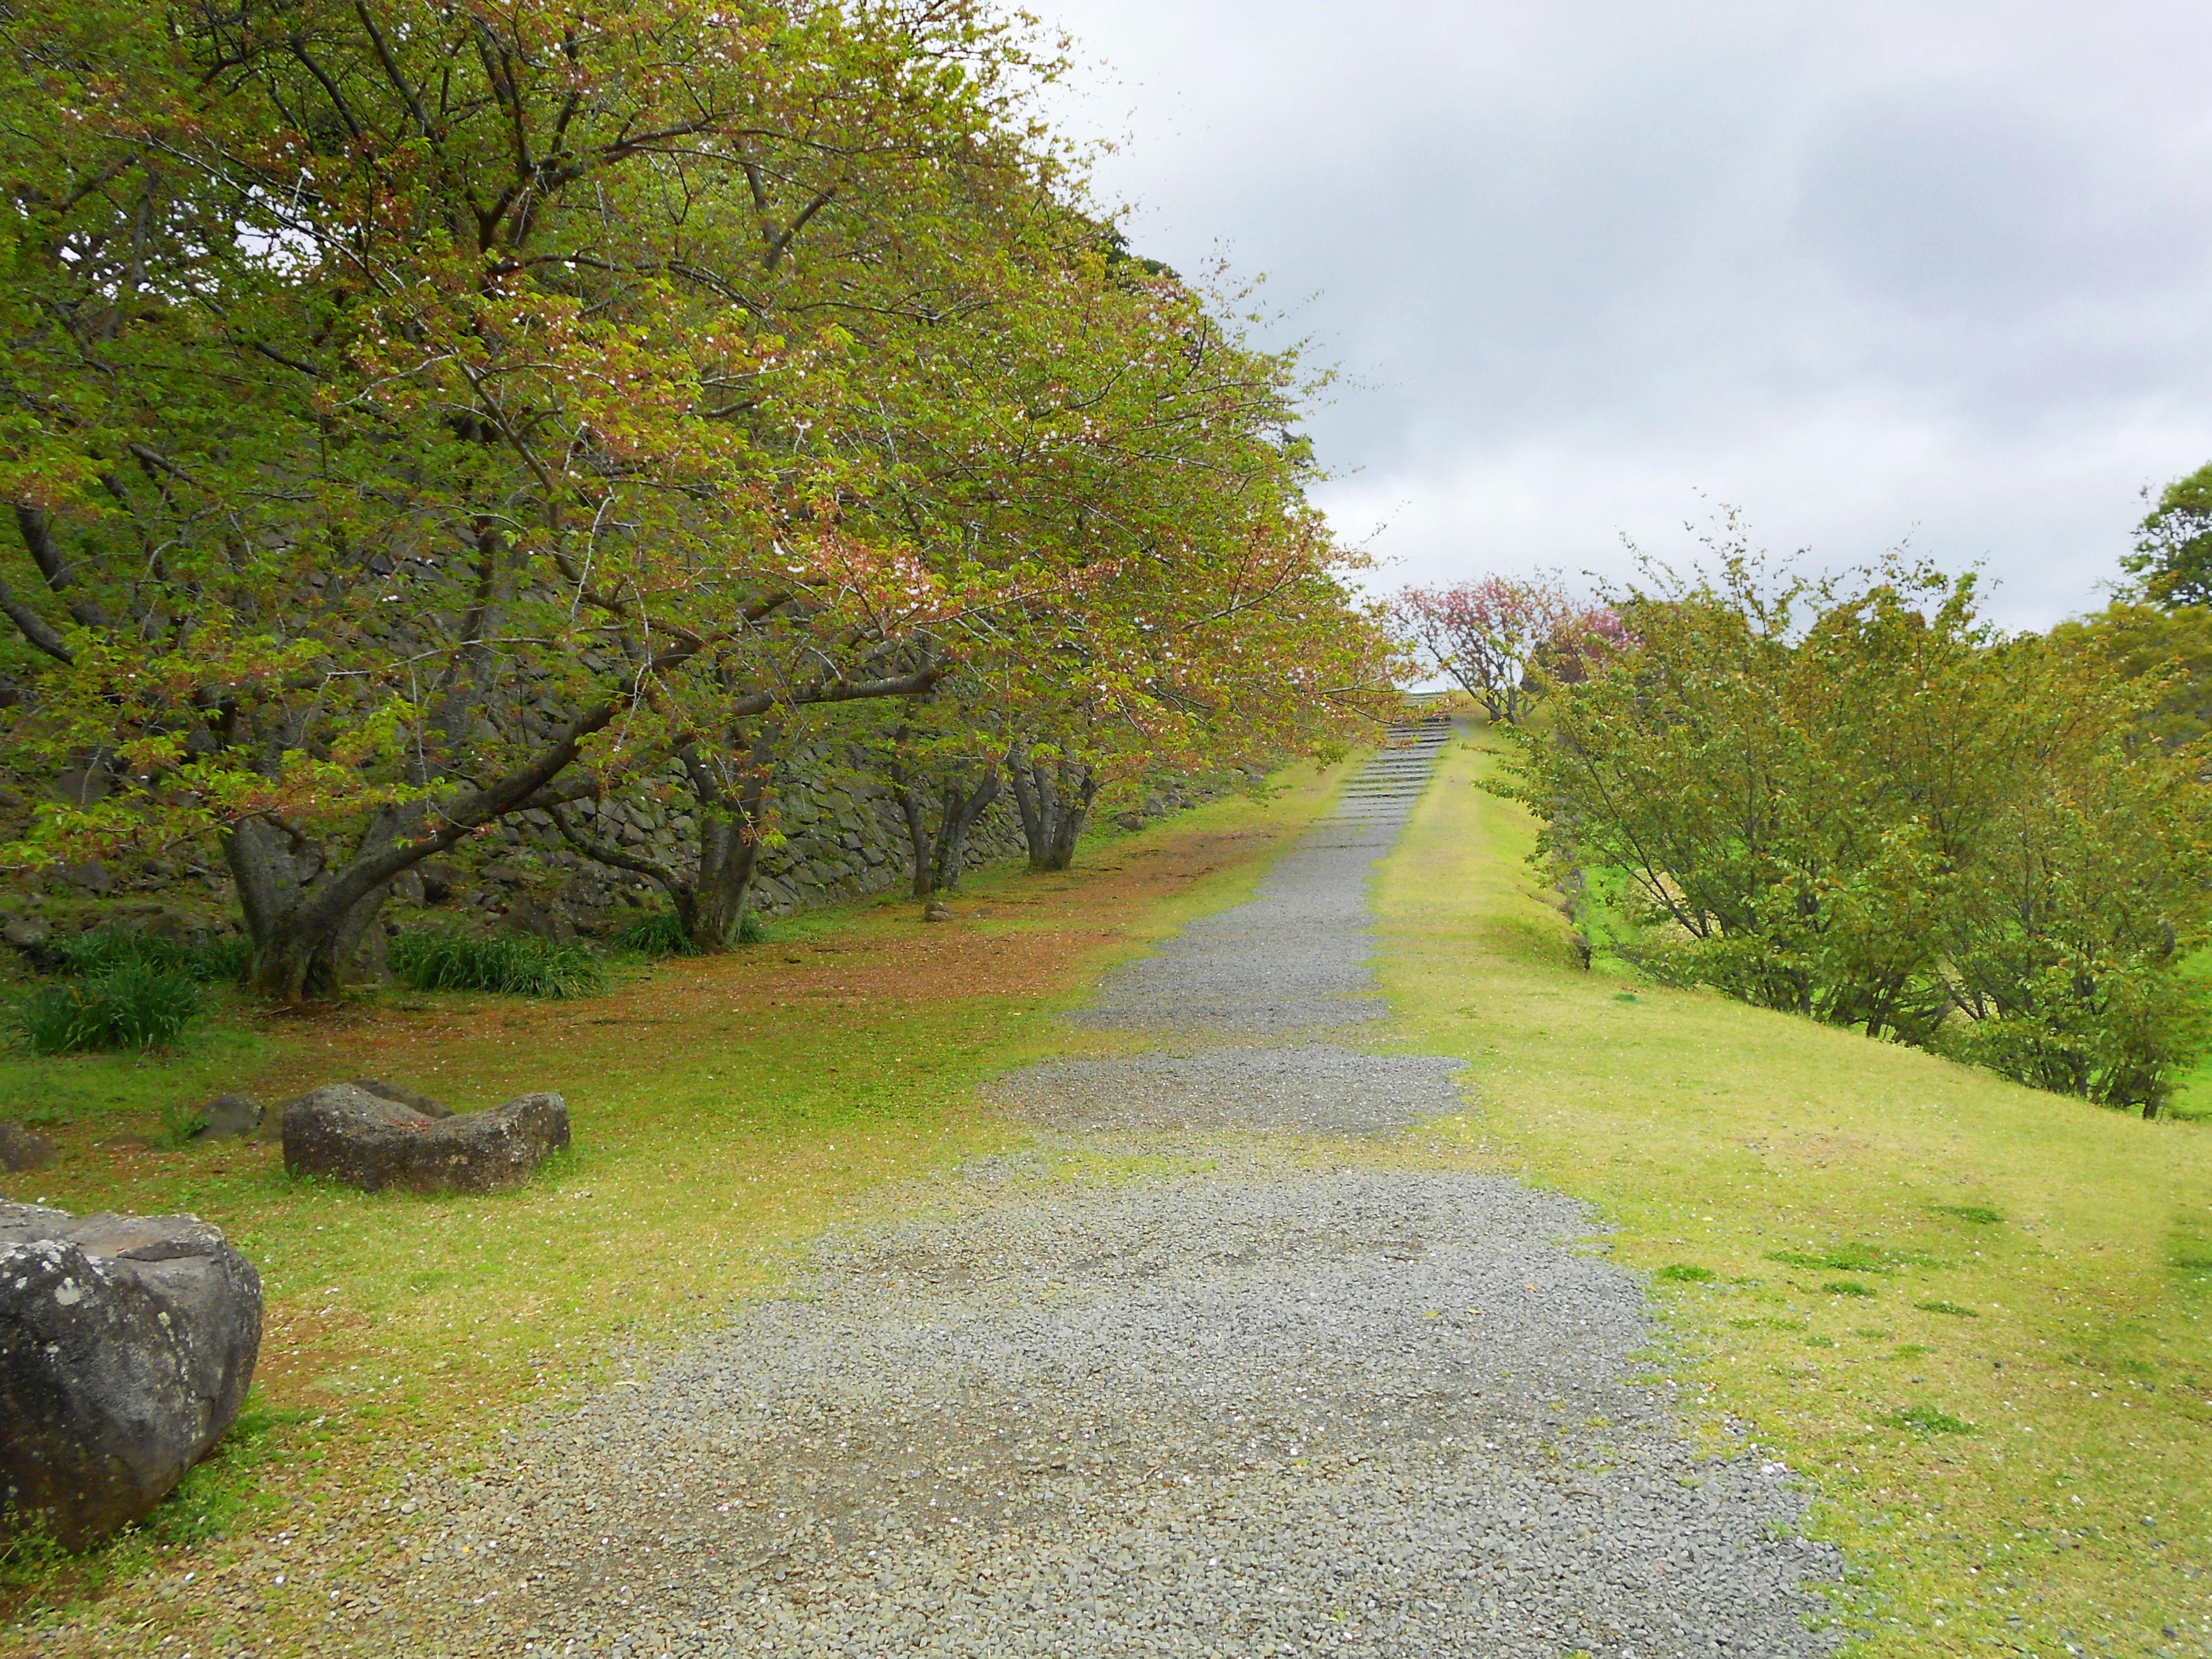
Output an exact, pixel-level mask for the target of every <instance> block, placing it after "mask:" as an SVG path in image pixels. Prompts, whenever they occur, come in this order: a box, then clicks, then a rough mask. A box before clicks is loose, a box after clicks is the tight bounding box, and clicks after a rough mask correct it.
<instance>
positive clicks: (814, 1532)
mask: <svg viewBox="0 0 2212 1659" xmlns="http://www.w3.org/2000/svg"><path fill="white" fill-rule="evenodd" d="M1588 1230H1589V1220H1588V1218H1587V1216H1586V1215H1585V1214H1584V1212H1582V1211H1581V1210H1580V1209H1579V1208H1578V1207H1577V1206H1575V1205H1573V1204H1571V1203H1570V1202H1568V1201H1566V1200H1562V1199H1559V1198H1554V1197H1550V1196H1547V1195H1544V1194H1536V1193H1532V1192H1530V1191H1528V1189H1526V1188H1522V1187H1520V1186H1518V1185H1516V1184H1515V1183H1513V1182H1508V1181H1504V1180H1498V1179H1491V1178H1484V1177H1478V1176H1463V1175H1437V1174H1401V1173H1395V1172H1393V1173H1384V1172H1374V1171H1341V1172H1335V1173H1331V1174H1327V1175H1322V1176H1311V1175H1307V1176H1294V1177H1291V1178H1289V1179H1283V1180H1274V1181H1267V1180H1261V1181H1255V1182H1250V1183H1240V1182H1223V1181H1221V1180H1218V1179H1212V1180H1188V1181H1177V1182H1167V1183H1162V1184H1158V1185H1155V1186H1152V1187H1149V1188H1145V1189H1143V1190H1140V1191H1133V1192H1131V1191H1123V1192H1117V1193H1109V1194H1093V1195H1091V1196H1089V1197H1085V1198H1075V1199H1071V1198H1070V1197H1069V1196H1067V1195H1066V1194H1064V1193H1063V1194H1055V1195H1054V1196H1053V1197H1052V1198H1050V1199H1048V1200H1041V1201H1030V1202H1025V1203H1022V1204H1018V1205H1012V1206H1004V1207H994V1208H991V1209H989V1210H987V1211H986V1212H983V1213H981V1214H979V1215H976V1216H975V1217H973V1218H969V1219H966V1220H963V1221H958V1222H953V1223H949V1224H941V1225H915V1226H907V1227H902V1228H899V1229H896V1230H894V1231H890V1232H887V1233H884V1234H880V1235H878V1236H876V1237H871V1238H868V1239H866V1240H865V1241H862V1242H860V1243H853V1244H849V1245H848V1246H846V1247H845V1248H843V1249H839V1250H836V1251H833V1252H830V1253H829V1254H827V1255H825V1256H824V1258H823V1265H822V1267H821V1268H820V1270H819V1271H818V1272H817V1273H816V1275H815V1276H814V1278H813V1279H812V1281H811V1283H810V1284H809V1285H807V1286H806V1291H807V1296H806V1298H805V1300H800V1301H793V1302H788V1303H782V1304H775V1305H772V1306H769V1307H767V1308H764V1309H763V1310H760V1311H759V1312H758V1313H757V1315H755V1316H750V1317H748V1318H746V1319H744V1320H743V1321H741V1322H739V1323H738V1325H737V1326H736V1327H734V1328H732V1330H731V1331H730V1332H729V1333H728V1334H726V1335H725V1336H723V1337H720V1338H718V1339H715V1340H709V1341H707V1342H705V1343H702V1344H701V1345H699V1346H696V1347H695V1348H693V1349H691V1350H690V1351H689V1352H687V1353H686V1354H684V1356H683V1357H682V1358H679V1359H678V1360H677V1361H676V1362H675V1363H674V1364H670V1365H668V1366H666V1367H665V1368H664V1369H662V1370H659V1371H658V1372H657V1373H655V1374H653V1375H651V1376H645V1377H642V1378H641V1386H639V1387H636V1388H635V1389H629V1388H625V1389H617V1390H615V1391H611V1393H610V1394H608V1395H605V1396H603V1397H601V1398H600V1399H599V1400H597V1401H593V1402H592V1403H591V1404H590V1405H589V1406H588V1407H586V1410H585V1411H583V1412H582V1413H578V1414H577V1415H575V1416H574V1417H572V1418H570V1419H568V1420H567V1421H565V1422H564V1423H562V1425H559V1426H557V1427H555V1428H552V1429H549V1430H547V1431H544V1433H543V1434H542V1435H541V1436H539V1437H538V1438H537V1439H536V1441H535V1443H533V1444H532V1445H530V1446H529V1447H528V1449H527V1450H526V1453H525V1454H524V1458H523V1462H522V1467H521V1468H520V1471H519V1472H512V1473H509V1474H506V1475H505V1476H504V1477H485V1476H479V1477H478V1481H479V1485H478V1486H477V1490H476V1491H475V1492H473V1493H471V1494H469V1495H468V1496H467V1497H465V1498H461V1499H460V1500H459V1503H458V1504H456V1506H455V1508H454V1509H453V1510H450V1511H447V1512H444V1513H439V1514H435V1515H433V1516H424V1517H422V1521H423V1522H424V1525H425V1531H426V1533H435V1534H439V1535H441V1538H442V1539H443V1540H445V1541H441V1544H440V1546H439V1554H440V1559H438V1561H437V1562H436V1564H435V1566H434V1567H432V1568H430V1569H428V1570H427V1571H426V1582H435V1584H436V1585H437V1586H438V1596H439V1601H440V1608H439V1612H438V1614H437V1623H436V1626H435V1628H436V1629H437V1630H438V1631H439V1632H441V1635H442V1636H443V1638H445V1639H446V1640H447V1641H448V1642H450V1643H453V1644H456V1645H457V1646H458V1647H463V1648H465V1647H467V1646H468V1645H469V1644H471V1643H472V1642H475V1643H483V1642H489V1641H490V1640H492V1639H493V1637H494V1633H495V1632H507V1633H508V1636H509V1638H510V1640H511V1639H512V1638H513V1637H514V1636H519V1635H520V1633H521V1632H522V1631H524V1630H525V1629H527V1630H530V1631H532V1632H535V1637H534V1638H533V1639H536V1640H538V1641H539V1642H540V1643H541V1644H545V1645H548V1646H550V1650H552V1651H554V1652H556V1653H557V1652H562V1651H565V1650H567V1644H568V1643H570V1642H574V1644H576V1649H575V1650H576V1651H577V1652H579V1653H590V1654H623V1653H632V1654H642V1653H648V1652H658V1651H660V1650H662V1647H663V1645H664V1644H666V1645H667V1646H668V1647H669V1648H670V1649H671V1650H673V1651H677V1652H682V1653H688V1654H696V1655H734V1654H792V1655H832V1654H847V1653H861V1654H875V1653H879V1652H898V1653H905V1652H913V1651H917V1650H921V1649H923V1648H927V1649H928V1650H930V1651H932V1652H940V1651H941V1652H946V1653H957V1654H970V1655H975V1656H979V1659H980V1656H987V1655H999V1654H1013V1655H1028V1654H1036V1655H1045V1654H1068V1655H1079V1654H1086V1655H1087V1654H1099V1655H1104V1654H1111V1653H1144V1654H1174V1655H1193V1656H1196V1655H1203V1654H1232V1653H1233V1654H1247V1655H1249V1654H1266V1653H1285V1652H1295V1653H1298V1654H1307V1653H1311V1652H1314V1651H1316V1650H1322V1649H1324V1648H1325V1650H1327V1651H1328V1652H1329V1653H1333V1654H1335V1653H1345V1654H1360V1655H1390V1656H1404V1659H1431V1656H1437V1655H1455V1656H1469V1659H1474V1656H1480V1659H1522V1656H1527V1659H1537V1656H1541V1659H1559V1655H1560V1654H1562V1653H1563V1652H1571V1651H1572V1650H1575V1649H1577V1648H1581V1649H1584V1650H1589V1651H1591V1652H1595V1653H1603V1654H1606V1655H1608V1656H1611V1655H1615V1654H1619V1653H1621V1652H1623V1651H1627V1652H1632V1653H1634V1654H1637V1655H1639V1656H1645V1659H1650V1656H1657V1655H1681V1656H1688V1655H1692V1654H1695V1655H1699V1656H1708V1655H1711V1654H1712V1653H1714V1652H1716V1651H1720V1652H1727V1653H1736V1654H1751V1655H1758V1656H1761V1659H1778V1656H1796V1655H1806V1656H1810V1655H1819V1654H1825V1653H1826V1652H1828V1651H1829V1650H1831V1648H1832V1646H1833V1642H1832V1638H1830V1637H1828V1636H1826V1635H1825V1634H1814V1633H1812V1632H1808V1630H1807V1629H1806V1627H1805V1623H1804V1620H1805V1618H1806V1616H1807V1615H1808V1613H1811V1614H1816V1615H1817V1614H1818V1613H1820V1611H1821V1610H1822V1604H1821V1603H1820V1601H1819V1600H1818V1599H1817V1598H1815V1597H1814V1596H1811V1595H1808V1594H1806V1593H1804V1592H1803V1591H1802V1590H1801V1589H1799V1586H1800V1584H1801V1583H1802V1581H1803V1580H1804V1579H1806V1578H1808V1577H1812V1578H1815V1579H1819V1578H1827V1577H1834V1576H1836V1574H1837V1573H1838V1559H1837V1558H1836V1556H1835V1554H1834V1553H1833V1552H1832V1550H1830V1549H1827V1548H1826V1547H1817V1546H1814V1545H1810V1544H1808V1543H1806V1542H1804V1541H1801V1540H1798V1539H1796V1538H1794V1537H1793V1536H1791V1535H1790V1528H1791V1526H1792V1524H1793V1523H1794V1522H1796V1519H1797V1517H1798V1516H1799V1515H1800V1513H1801V1511H1802V1504H1803V1499H1802V1497H1801V1495H1800V1494H1798V1493H1797V1492H1795V1491H1794V1490H1792V1488H1791V1484H1790V1481H1789V1480H1787V1478H1786V1476H1787V1472H1786V1471H1785V1470H1784V1469H1782V1468H1780V1467H1779V1466H1778V1465H1775V1464H1772V1463H1769V1462H1765V1461H1764V1460H1763V1459H1761V1458H1760V1457H1759V1455H1757V1453H1756V1452H1754V1451H1751V1450H1749V1449H1747V1450H1746V1451H1745V1452H1744V1453H1743V1455H1739V1456H1737V1457H1735V1458H1733V1459H1729V1460H1727V1461H1723V1462H1700V1461H1699V1460H1698V1459H1697V1458H1696V1457H1695V1456H1694V1455H1692V1451H1691V1449H1690V1448H1689V1446H1688V1445H1687V1443H1686V1442H1685V1441H1684V1440H1683V1439H1682V1437H1680V1434H1679V1433H1678V1432H1677V1431H1676V1430H1675V1429H1674V1425H1673V1421H1672V1415H1671V1412H1670V1410H1669V1401H1668V1396H1667V1395H1666V1392H1665V1391H1664V1390H1663V1389H1655V1388H1652V1387H1650V1386H1643V1385H1638V1384H1637V1383H1632V1382H1630V1381H1628V1380H1627V1379H1628V1377H1629V1376H1630V1375H1631V1373H1632V1366H1631V1365H1630V1363H1629V1356H1630V1355H1631V1354H1632V1352H1635V1351H1636V1350H1637V1349H1638V1347H1640V1346H1642V1345H1643V1344H1644V1342H1646V1341H1647V1340H1649V1339H1650V1334H1651V1333H1650V1322H1649V1318H1648V1316H1647V1312H1646V1309H1645V1304H1644V1297H1643V1295H1642V1292H1641V1291H1640V1290H1639V1289H1638V1285H1636V1283H1635V1282H1634V1281H1633V1280H1632V1279H1631V1278H1630V1276H1629V1275H1628V1274H1626V1273H1623V1272H1621V1271H1620V1269H1618V1268H1615V1267H1610V1266H1608V1265H1607V1264H1606V1263H1604V1262H1603V1261H1598V1260H1595V1259H1592V1258H1591V1257H1589V1255H1584V1254H1581V1253H1578V1252H1577V1249H1574V1248H1573V1245H1574V1242H1575V1241H1576V1240H1577V1238H1578V1237H1581V1236H1583V1235H1584V1234H1585V1233H1586V1232H1587V1231H1588ZM444 1528H451V1530H450V1532H443V1531H442V1529H444ZM487 1538H495V1539H496V1540H497V1549H496V1553H495V1555H494V1556H493V1557H492V1558H491V1559H490V1560H489V1561H487V1560H485V1559H483V1541H484V1540H485V1539H487ZM462 1544H468V1545H469V1546H471V1552H472V1553H471V1555H470V1556H467V1557H462V1556H460V1555H459V1553H458V1551H459V1546H460V1545H462ZM523 1561H527V1562H528V1564H529V1570H530V1571H533V1572H542V1573H543V1575H544V1576H543V1577H541V1578H539V1579H538V1580H537V1581H536V1582H535V1583H532V1585H531V1587H530V1589H529V1590H528V1592H527V1594H526V1596H525V1595H521V1594H520V1593H518V1592H517V1591H516V1590H515V1589H513V1585H514V1582H515V1574H516V1572H517V1571H518V1566H517V1564H518V1563H520V1562H523ZM502 1588H504V1589H505V1591H506V1594H505V1595H503V1596H501V1597H497V1598H492V1597H490V1592H492V1591H493V1590H495V1589H502ZM480 1598H488V1599H480ZM402 1599H403V1600H404V1599H405V1598H402ZM493 1609H496V1611H493ZM424 1628H425V1629H428V1628H429V1627H428V1626H425V1627H424ZM407 1641H408V1638H399V1640H398V1645H399V1646H401V1647H404V1646H406V1645H407Z"/></svg>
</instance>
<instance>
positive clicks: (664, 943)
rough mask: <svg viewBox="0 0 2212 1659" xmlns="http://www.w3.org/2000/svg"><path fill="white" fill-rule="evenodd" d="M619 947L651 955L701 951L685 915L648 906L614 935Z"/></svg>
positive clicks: (670, 955) (665, 955)
mask: <svg viewBox="0 0 2212 1659" xmlns="http://www.w3.org/2000/svg"><path fill="white" fill-rule="evenodd" d="M613 943H614V945H615V948H616V949H617V950H621V951H637V952H638V953H639V954H640V955H641V956H648V957H690V956H696V955H698V953H699V947H698V946H697V945H694V944H693V943H692V942H691V935H690V934H689V933H686V932H684V921H683V918H681V917H680V916H678V915H677V914H676V913H675V912H674V911H673V910H648V911H647V912H646V913H645V914H644V915H641V916H640V917H638V918H637V919H636V920H635V921H632V922H630V923H629V925H628V926H626V927H623V930H622V931H621V932H620V933H617V934H616V935H615V936H614V940H613Z"/></svg>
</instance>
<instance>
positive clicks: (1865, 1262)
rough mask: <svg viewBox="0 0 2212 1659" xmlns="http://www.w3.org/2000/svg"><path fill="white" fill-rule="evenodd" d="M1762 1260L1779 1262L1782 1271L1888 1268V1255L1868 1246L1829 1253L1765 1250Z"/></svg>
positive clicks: (1882, 1270)
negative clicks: (1764, 1258)
mask: <svg viewBox="0 0 2212 1659" xmlns="http://www.w3.org/2000/svg"><path fill="white" fill-rule="evenodd" d="M1766 1259H1767V1260H1768V1261H1779V1262H1780V1263H1782V1265H1783V1266H1784V1267H1814V1268H1820V1269H1822V1270H1825V1271H1826V1272H1829V1273H1887V1272H1889V1271H1890V1265H1891V1258H1890V1255H1889V1254H1888V1252H1887V1251H1885V1250H1878V1249H1875V1247H1874V1246H1873V1245H1871V1244H1842V1245H1838V1247H1837V1248H1836V1249H1832V1250H1769V1251H1768V1252H1767V1253H1766Z"/></svg>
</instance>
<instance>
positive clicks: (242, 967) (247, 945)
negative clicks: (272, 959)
mask: <svg viewBox="0 0 2212 1659" xmlns="http://www.w3.org/2000/svg"><path fill="white" fill-rule="evenodd" d="M54 954H55V955H56V956H57V957H59V958H60V968H61V971H62V972H63V973H64V974H68V975H72V976H74V977H76V978H78V979H96V978H99V977H100V976H102V975H106V974H110V973H112V972H114V971H116V970H117V969H124V968H143V969H154V970H156V971H165V972H174V973H181V974H184V975H188V976H189V977H191V979H194V980H197V981H198V982H199V983H201V984H203V985H217V984H233V983H235V982H236V981H240V980H242V979H244V978H245V977H246V969H247V967H248V966H250V965H251V964H252V960H253V942H252V940H251V939H247V938H246V936H245V935H244V934H243V933H239V934H234V935H232V936H231V937H230V938H228V939H209V940H207V941H205V942H204V943H201V944H197V945H182V944H179V943H178V942H177V941H175V940H173V939H155V938H154V937H153V936H151V935H150V934H147V933H132V932H131V930H130V929H128V928H126V927H99V928H94V929H93V930H92V931H91V932H89V933H79V934H78V935H77V936H76V938H74V939H64V941H63V942H62V943H61V944H60V945H57V946H56V947H55V951H54Z"/></svg>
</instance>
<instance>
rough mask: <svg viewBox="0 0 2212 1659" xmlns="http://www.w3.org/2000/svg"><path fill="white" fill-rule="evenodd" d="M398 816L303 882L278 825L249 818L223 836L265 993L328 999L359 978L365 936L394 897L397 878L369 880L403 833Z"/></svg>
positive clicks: (290, 843)
mask: <svg viewBox="0 0 2212 1659" xmlns="http://www.w3.org/2000/svg"><path fill="white" fill-rule="evenodd" d="M398 827H399V826H398V821H397V815H396V814H392V813H384V812H380V813H378V814H377V815H376V816H375V817H374V819H372V821H371V823H370V825H369V828H368V830H367V831H366V832H365V833H364V834H363V835H362V845H361V847H360V848H359V849H358V851H357V852H356V855H355V857H354V858H353V859H352V860H349V861H348V862H346V863H344V864H338V865H333V864H329V863H325V865H324V866H323V867H322V868H321V869H319V870H318V871H317V872H316V873H315V874H314V875H313V877H312V878H309V879H308V880H307V881H305V882H302V881H301V879H300V877H299V873H298V868H297V865H296V864H295V842H294V840H293V838H292V836H289V835H288V834H287V833H286V832H285V831H283V830H282V829H277V828H276V826H275V825H273V824H269V823H263V822H262V821H260V820H259V819H258V818H248V819H246V820H245V821H243V822H242V823H238V824H235V825H234V826H233V827H232V828H231V829H230V832H229V833H228V835H226V836H224V837H223V855H224V857H225V859H226V860H227V861H228V863H229V865H230V870H231V875H232V877H233V878H234V881H235V883H236V884H237V888H238V896H239V902H240V908H242V909H243V910H244V911H245V913H246V934H247V937H248V938H250V939H252V941H253V961H252V966H251V967H250V968H249V969H247V973H246V984H247V986H248V987H249V988H251V989H252V991H254V992H255V993H256V994H258V995H261V996H265V997H275V998H278V999H281V1000H283V1001H287V1002H299V1001H302V1000H306V999H307V998H309V997H319V996H328V995H330V994H331V993H333V992H335V991H336V990H337V988H338V987H340V986H341V985H343V984H344V983H345V982H346V981H347V980H348V978H349V977H350V976H351V975H352V973H353V969H354V965H355V962H354V959H355V957H356V952H357V951H358V950H359V948H360V945H361V942H362V939H363V937H364V936H365V935H366V934H367V933H368V930H369V929H370V928H371V927H374V925H375V923H376V921H377V917H378V915H379V913H380V911H381V910H382V908H383V906H384V901H385V899H386V897H387V896H389V895H390V893H391V891H392V882H391V878H389V877H386V878H384V879H382V880H377V881H371V880H368V879H365V873H366V872H365V871H364V866H365V865H366V866H368V869H369V870H374V868H375V867H376V865H377V864H378V863H379V862H380V861H381V860H379V859H378V856H377V855H378V854H380V852H383V851H385V850H386V849H387V848H389V846H390V844H391V843H392V842H393V840H394V839H395V836H396V832H397V830H398Z"/></svg>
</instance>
